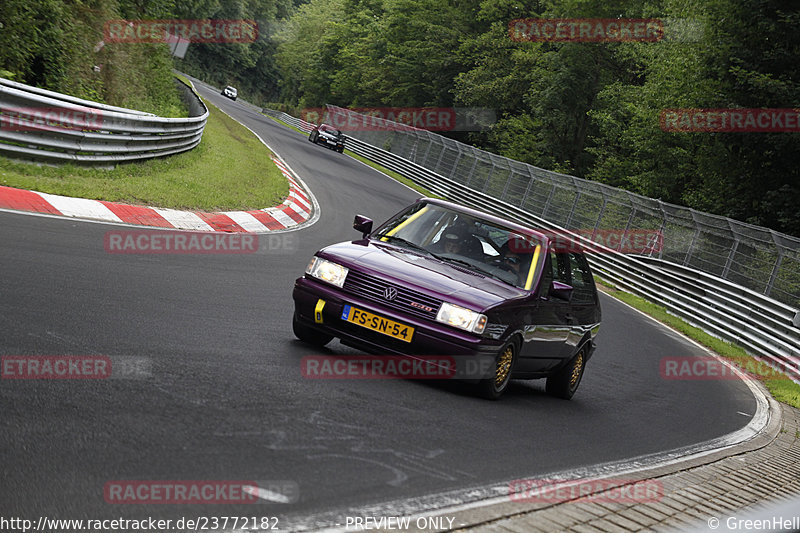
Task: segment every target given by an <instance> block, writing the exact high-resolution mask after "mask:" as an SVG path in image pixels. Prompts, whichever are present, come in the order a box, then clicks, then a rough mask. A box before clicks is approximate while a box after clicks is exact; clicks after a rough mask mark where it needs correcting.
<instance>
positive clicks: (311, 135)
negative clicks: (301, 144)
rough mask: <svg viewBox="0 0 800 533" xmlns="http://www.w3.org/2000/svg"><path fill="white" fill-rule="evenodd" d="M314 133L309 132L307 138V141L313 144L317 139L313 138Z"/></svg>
mask: <svg viewBox="0 0 800 533" xmlns="http://www.w3.org/2000/svg"><path fill="white" fill-rule="evenodd" d="M314 133H316V132H314V131H312V132H311V134H310V135H309V136H308V140H309V141H311V142H312V143H314V144H317V138H316V137H315V136H314Z"/></svg>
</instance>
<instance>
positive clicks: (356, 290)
mask: <svg viewBox="0 0 800 533" xmlns="http://www.w3.org/2000/svg"><path fill="white" fill-rule="evenodd" d="M390 286H391V287H394V288H395V289H397V296H396V297H395V298H394V300H387V299H386V298H385V297H384V291H385V290H386V288H387V287H390ZM344 290H345V292H348V293H350V294H353V295H355V296H359V297H361V298H364V299H365V300H371V301H373V302H377V303H380V304H381V305H383V306H386V307H389V308H392V309H396V310H397V311H400V312H402V313H405V314H409V315H413V316H416V317H420V318H425V319H429V320H435V319H436V314H437V313H438V312H439V307H440V306H441V305H442V301H441V300H439V299H438V298H433V297H431V296H428V295H427V294H423V293H421V292H419V291H415V290H412V289H408V288H406V287H403V286H401V285H396V284H394V283H390V282H388V281H386V280H382V279H380V278H376V277H374V276H368V275H366V274H363V273H361V272H358V271H354V270H351V271H350V272H348V273H347V278H345V281H344ZM412 304H416V306H415V305H412ZM419 306H423V307H427V308H429V309H430V310H427V309H420V307H419Z"/></svg>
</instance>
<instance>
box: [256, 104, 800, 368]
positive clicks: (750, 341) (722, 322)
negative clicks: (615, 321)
mask: <svg viewBox="0 0 800 533" xmlns="http://www.w3.org/2000/svg"><path fill="white" fill-rule="evenodd" d="M264 113H266V114H268V115H271V116H274V117H275V118H278V119H279V120H282V121H284V122H286V123H287V124H290V125H292V126H295V127H297V128H299V129H301V130H302V131H306V132H307V131H309V130H310V129H311V128H312V125H309V124H308V123H306V122H305V121H303V120H300V119H297V118H294V117H291V116H290V115H287V114H285V113H280V112H276V111H271V110H268V109H265V110H264ZM346 146H347V148H348V149H349V150H351V151H353V152H354V153H356V154H358V155H361V156H363V157H366V158H367V159H370V160H371V161H374V162H376V163H378V164H380V165H382V166H384V167H386V168H388V169H390V170H394V171H395V172H398V173H400V174H402V175H403V176H406V177H408V178H409V179H412V180H413V181H415V182H416V183H418V184H419V185H421V186H423V187H425V188H426V189H428V190H429V191H431V192H433V193H435V194H438V195H440V196H442V197H444V198H447V199H448V200H452V201H454V202H458V203H460V204H463V205H468V206H471V207H475V208H478V209H482V210H486V211H490V212H494V213H497V214H499V215H502V216H505V217H507V218H511V219H514V220H521V221H524V222H526V223H528V224H530V225H532V226H534V227H539V228H545V229H549V230H557V231H565V232H566V231H568V230H566V229H565V228H562V227H560V226H558V225H556V224H553V223H551V222H549V221H547V220H544V219H542V218H540V217H538V216H536V215H533V214H531V213H528V212H526V211H524V210H522V209H520V208H519V207H515V206H513V205H510V204H508V203H507V202H504V201H502V200H499V199H497V198H495V197H493V196H490V195H488V194H485V193H483V192H481V191H476V190H473V189H470V188H467V187H465V186H464V185H463V184H460V183H457V182H455V181H453V180H451V179H449V178H446V177H444V176H441V175H439V174H436V173H435V172H432V171H430V170H428V169H425V168H423V167H421V166H420V165H417V164H416V163H413V162H411V161H408V160H406V159H403V158H401V157H399V156H397V155H395V154H392V153H390V152H387V151H386V150H383V149H381V148H377V147H375V146H372V145H370V144H367V143H365V142H362V141H360V140H358V139H354V138H352V137H348V138H347V141H346ZM575 238H576V239H577V240H579V241H580V240H583V241H586V239H584V238H583V237H581V236H580V235H576V236H575ZM586 242H588V241H586ZM588 257H589V260H590V262H591V263H592V266H593V268H594V269H595V271H596V273H597V274H598V275H599V276H600V277H601V278H603V279H605V280H607V281H609V282H611V283H613V284H614V285H616V286H618V287H620V288H622V289H625V290H627V291H630V292H632V293H635V294H639V295H641V296H643V297H645V298H647V299H648V300H650V301H652V302H655V303H658V304H660V305H662V306H664V307H666V308H667V309H668V310H669V311H670V312H671V313H673V314H675V315H677V316H680V317H682V318H684V319H685V320H687V321H688V322H689V323H691V324H693V325H696V326H698V327H700V328H701V329H703V330H704V331H707V332H709V333H711V334H712V335H714V336H716V337H720V338H723V339H726V340H729V341H731V342H736V343H738V344H739V345H741V346H743V347H744V348H746V349H747V350H748V351H750V352H751V353H752V354H753V355H756V356H757V357H760V358H762V359H763V360H765V361H766V362H768V363H771V364H772V365H774V366H775V367H777V368H779V369H782V370H786V371H787V373H788V374H789V375H791V376H792V378H793V379H794V380H795V381H798V382H800V324H798V323H797V322H798V316H800V312H798V310H797V309H794V308H792V307H790V306H788V305H786V304H784V303H781V302H779V301H777V300H774V299H772V298H769V297H768V296H764V295H763V294H759V293H757V292H755V291H752V290H750V289H747V288H745V287H741V286H739V285H736V284H734V283H731V282H729V281H727V280H724V279H721V278H718V277H715V276H712V275H710V274H707V273H704V272H700V271H697V270H694V269H690V268H687V267H684V266H682V265H676V264H673V263H670V262H667V261H662V260H659V259H654V258H650V257H646V256H633V255H625V254H620V253H616V252H613V251H611V250H608V253H595V254H588Z"/></svg>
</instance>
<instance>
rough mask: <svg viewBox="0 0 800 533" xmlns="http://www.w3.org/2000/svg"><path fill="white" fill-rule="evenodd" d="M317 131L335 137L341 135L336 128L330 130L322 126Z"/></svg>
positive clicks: (328, 127) (329, 127)
mask: <svg viewBox="0 0 800 533" xmlns="http://www.w3.org/2000/svg"><path fill="white" fill-rule="evenodd" d="M319 131H324V132H325V133H330V134H332V135H336V136H337V137H338V136H339V135H341V132H340V131H339V130H337V129H336V128H332V127H331V126H326V125H324V124H323V125H322V126H320V127H319Z"/></svg>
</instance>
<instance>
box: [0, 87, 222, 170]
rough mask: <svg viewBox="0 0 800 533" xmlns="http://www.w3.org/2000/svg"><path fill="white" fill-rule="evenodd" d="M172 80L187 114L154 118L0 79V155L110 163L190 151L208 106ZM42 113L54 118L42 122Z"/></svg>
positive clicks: (78, 162)
mask: <svg viewBox="0 0 800 533" xmlns="http://www.w3.org/2000/svg"><path fill="white" fill-rule="evenodd" d="M175 83H176V85H178V87H179V88H180V89H181V90H182V91H183V93H184V101H185V102H186V103H187V104H188V108H189V114H190V116H189V117H188V118H164V117H158V116H155V115H152V114H150V113H143V112H141V111H136V110H133V109H125V108H121V107H114V106H109V105H105V104H100V103H97V102H92V101H89V100H83V99H80V98H75V97H72V96H67V95H64V94H60V93H56V92H53V91H47V90H44V89H39V88H36V87H31V86H29V85H25V84H22V83H17V82H14V81H10V80H6V79H2V78H0V153H2V154H3V155H6V156H8V157H13V158H18V159H27V160H33V161H40V162H45V163H50V164H59V163H70V162H71V163H76V164H84V165H96V166H112V165H114V164H115V163H119V162H123V161H135V160H142V159H150V158H153V157H162V156H166V155H171V154H177V153H179V152H185V151H186V150H191V149H192V148H194V147H195V146H197V145H198V144H199V143H200V138H201V137H202V135H203V129H204V128H205V125H206V121H207V120H208V109H206V107H205V105H204V104H203V102H202V101H201V100H200V98H199V97H198V96H197V95H196V94H195V93H194V91H192V89H191V88H190V87H188V86H187V85H186V84H184V83H183V82H181V81H180V80H177V79H176V80H175ZM88 116H91V117H92V118H91V119H89V120H86V117H88ZM32 117H37V118H32ZM42 117H54V118H53V120H48V121H47V123H43V121H42V120H41V118H42Z"/></svg>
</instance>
